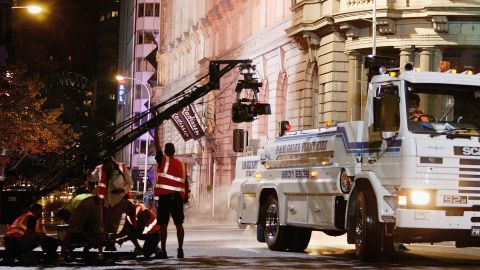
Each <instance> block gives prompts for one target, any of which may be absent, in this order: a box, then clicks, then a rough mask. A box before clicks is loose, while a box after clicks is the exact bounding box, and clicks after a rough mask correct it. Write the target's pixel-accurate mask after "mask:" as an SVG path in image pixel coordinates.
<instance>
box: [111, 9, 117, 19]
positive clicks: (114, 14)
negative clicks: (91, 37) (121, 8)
mask: <svg viewBox="0 0 480 270" xmlns="http://www.w3.org/2000/svg"><path fill="white" fill-rule="evenodd" d="M113 17H118V10H113V11H112V18H113Z"/></svg>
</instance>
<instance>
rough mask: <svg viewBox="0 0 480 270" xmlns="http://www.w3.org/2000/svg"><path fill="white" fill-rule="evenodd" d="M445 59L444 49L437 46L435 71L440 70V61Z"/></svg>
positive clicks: (434, 62)
mask: <svg viewBox="0 0 480 270" xmlns="http://www.w3.org/2000/svg"><path fill="white" fill-rule="evenodd" d="M442 59H443V49H440V48H437V49H436V50H435V55H434V58H433V71H440V62H442Z"/></svg>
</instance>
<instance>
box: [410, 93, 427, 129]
mask: <svg viewBox="0 0 480 270" xmlns="http://www.w3.org/2000/svg"><path fill="white" fill-rule="evenodd" d="M418 107H420V97H419V96H418V95H417V94H415V93H409V94H408V114H409V116H408V119H409V120H410V121H415V122H428V116H427V115H425V114H424V113H423V112H422V111H421V110H419V109H418Z"/></svg>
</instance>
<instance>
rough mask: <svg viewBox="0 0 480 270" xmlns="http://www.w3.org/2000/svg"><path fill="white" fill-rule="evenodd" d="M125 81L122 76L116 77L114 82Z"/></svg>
mask: <svg viewBox="0 0 480 270" xmlns="http://www.w3.org/2000/svg"><path fill="white" fill-rule="evenodd" d="M125 79H126V78H125V77H124V76H122V75H117V76H115V80H117V81H124V80H125Z"/></svg>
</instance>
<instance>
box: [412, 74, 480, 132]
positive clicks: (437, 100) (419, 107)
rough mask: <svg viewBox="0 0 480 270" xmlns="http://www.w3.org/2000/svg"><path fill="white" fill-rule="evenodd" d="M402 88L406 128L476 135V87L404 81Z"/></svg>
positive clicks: (479, 97) (479, 99) (479, 100)
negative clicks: (405, 96) (405, 99)
mask: <svg viewBox="0 0 480 270" xmlns="http://www.w3.org/2000/svg"><path fill="white" fill-rule="evenodd" d="M406 87H407V91H406V95H407V102H406V104H407V114H408V119H409V121H408V129H409V130H410V131H412V132H414V133H425V134H431V135H432V136H435V135H442V134H445V135H450V136H479V134H480V133H479V127H480V87H479V86H466V85H445V84H413V83H407V84H406Z"/></svg>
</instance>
